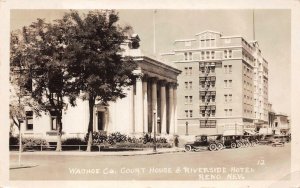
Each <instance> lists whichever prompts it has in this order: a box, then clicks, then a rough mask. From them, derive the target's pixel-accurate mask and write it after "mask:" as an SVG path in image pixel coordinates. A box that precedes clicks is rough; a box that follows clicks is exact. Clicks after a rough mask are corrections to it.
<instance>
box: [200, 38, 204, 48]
mask: <svg viewBox="0 0 300 188" xmlns="http://www.w3.org/2000/svg"><path fill="white" fill-rule="evenodd" d="M200 45H201V47H204V46H205V40H204V39H202V40H201V41H200Z"/></svg>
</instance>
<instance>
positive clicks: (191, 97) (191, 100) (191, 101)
mask: <svg viewBox="0 0 300 188" xmlns="http://www.w3.org/2000/svg"><path fill="white" fill-rule="evenodd" d="M192 103H193V96H190V104H192Z"/></svg>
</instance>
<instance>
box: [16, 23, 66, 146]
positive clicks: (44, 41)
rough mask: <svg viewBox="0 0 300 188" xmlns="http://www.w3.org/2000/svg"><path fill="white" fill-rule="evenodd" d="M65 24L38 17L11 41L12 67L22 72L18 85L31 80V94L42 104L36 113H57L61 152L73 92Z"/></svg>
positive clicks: (58, 142) (58, 143)
mask: <svg viewBox="0 0 300 188" xmlns="http://www.w3.org/2000/svg"><path fill="white" fill-rule="evenodd" d="M62 23H63V22H62V21H61V22H57V23H55V24H49V23H46V22H45V21H44V20H42V19H38V20H37V21H36V22H33V23H32V24H31V25H30V26H26V27H25V26H24V27H23V30H22V32H21V33H20V34H19V35H16V34H12V35H13V37H12V40H11V42H12V45H11V67H12V70H16V69H19V73H21V74H19V76H20V77H19V82H15V84H17V85H19V86H21V85H24V84H26V83H28V81H30V84H32V87H30V91H29V92H30V96H31V98H32V99H33V100H34V101H35V102H36V104H38V108H36V112H38V113H39V112H41V111H45V112H48V113H52V114H55V116H56V124H57V135H58V140H57V148H56V150H57V151H61V135H62V121H61V120H62V110H63V107H64V105H65V102H64V98H65V97H66V96H68V93H70V92H68V87H67V84H68V81H69V80H70V77H69V75H68V73H67V72H66V68H65V63H64V59H65V58H64V56H65V54H66V53H65V52H66V50H65V49H66V44H65V42H66V40H65V35H64V28H65V25H64V24H62ZM20 44H21V45H20ZM15 73H16V71H14V72H13V73H12V74H15ZM23 104H24V103H23Z"/></svg>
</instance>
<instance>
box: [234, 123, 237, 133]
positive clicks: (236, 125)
mask: <svg viewBox="0 0 300 188" xmlns="http://www.w3.org/2000/svg"><path fill="white" fill-rule="evenodd" d="M236 126H237V125H236V122H235V124H234V129H235V135H237V127H236Z"/></svg>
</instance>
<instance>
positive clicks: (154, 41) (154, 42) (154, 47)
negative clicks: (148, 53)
mask: <svg viewBox="0 0 300 188" xmlns="http://www.w3.org/2000/svg"><path fill="white" fill-rule="evenodd" d="M156 12H157V11H156V10H154V11H153V53H154V56H156V40H155V39H156V32H155V29H156V28H155V15H156Z"/></svg>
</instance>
